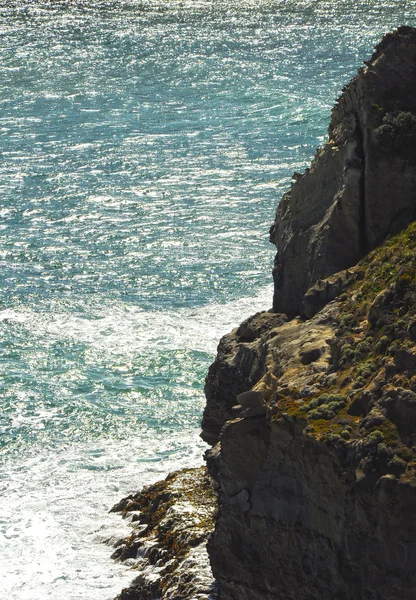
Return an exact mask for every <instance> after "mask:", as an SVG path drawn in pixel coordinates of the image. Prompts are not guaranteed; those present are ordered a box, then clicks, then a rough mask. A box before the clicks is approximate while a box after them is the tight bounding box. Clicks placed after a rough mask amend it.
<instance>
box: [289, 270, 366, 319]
mask: <svg viewBox="0 0 416 600" xmlns="http://www.w3.org/2000/svg"><path fill="white" fill-rule="evenodd" d="M356 271H357V269H354V268H351V269H347V270H345V271H340V272H339V273H335V274H334V275H331V276H330V277H327V278H326V279H320V280H318V281H317V282H316V283H315V284H314V285H313V286H312V287H310V288H309V289H308V291H307V292H306V294H305V295H304V296H303V301H302V304H301V308H300V311H301V314H302V315H303V316H304V317H306V318H307V319H310V318H312V317H313V316H314V315H316V314H317V313H318V312H319V311H320V310H321V309H322V308H323V307H324V306H326V305H327V304H328V303H329V302H332V300H335V298H336V297H337V296H339V295H340V294H342V293H343V292H345V290H346V289H347V288H348V286H349V285H351V283H353V282H354V281H355V272H356Z"/></svg>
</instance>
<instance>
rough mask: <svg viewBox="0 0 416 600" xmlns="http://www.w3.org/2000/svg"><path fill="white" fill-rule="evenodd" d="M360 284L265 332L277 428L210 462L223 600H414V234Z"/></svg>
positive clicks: (247, 436) (226, 444)
mask: <svg viewBox="0 0 416 600" xmlns="http://www.w3.org/2000/svg"><path fill="white" fill-rule="evenodd" d="M354 274H355V275H354V277H353V278H349V280H348V281H349V283H348V286H347V287H345V288H344V292H343V294H342V295H341V296H340V297H338V298H337V299H336V300H335V301H332V302H330V303H329V304H328V305H327V306H326V307H324V308H323V309H322V310H321V311H320V312H319V313H317V314H316V315H315V317H313V318H312V319H311V320H309V321H306V322H302V321H301V320H299V319H292V320H291V321H289V322H285V323H282V324H280V325H277V326H275V324H272V323H271V328H270V329H269V331H267V330H263V331H262V334H261V336H260V338H259V339H258V340H257V346H256V354H257V355H259V356H260V355H261V356H262V357H263V362H262V364H263V368H264V373H263V375H262V377H261V378H260V379H259V381H258V382H257V384H255V385H254V386H253V389H256V388H260V389H261V383H262V382H267V394H266V393H265V394H264V399H265V405H266V411H265V414H264V415H263V416H262V415H257V416H245V417H244V418H233V419H230V420H228V421H227V423H226V424H225V425H224V426H223V429H222V433H221V435H220V442H219V443H218V444H217V445H216V446H215V447H214V448H213V449H212V450H211V451H210V452H209V453H208V455H207V464H208V466H209V469H210V472H211V473H212V475H213V476H214V478H215V479H216V480H217V482H218V483H219V487H220V511H219V517H218V520H217V525H216V528H215V532H214V534H213V536H212V537H211V539H210V542H209V553H210V558H211V563H212V567H213V573H214V576H215V578H216V580H217V585H218V589H219V593H220V598H221V600H237V599H238V600H276V599H279V600H311V599H316V600H398V599H399V598H400V600H412V599H413V598H415V597H416V574H415V571H414V565H415V564H416V543H415V542H416V520H415V519H414V507H415V506H416V334H415V331H416V223H414V224H413V225H411V226H410V227H408V228H407V229H406V230H405V231H404V232H403V233H401V234H400V235H398V236H396V237H394V238H392V239H391V240H389V241H388V242H386V243H385V244H384V245H382V246H381V247H380V248H378V249H377V250H375V251H374V252H373V253H371V254H370V255H369V256H368V257H367V258H366V259H364V260H363V261H362V262H361V263H360V264H359V265H357V267H356V268H355V269H354ZM242 343H244V342H242ZM251 343H253V342H251ZM232 352H233V360H234V361H236V357H238V355H239V354H238V350H236V349H235V347H233V349H232ZM228 360H229V361H230V360H231V357H228ZM235 372H237V370H236V371H235ZM265 388H266V386H263V389H265ZM220 391H221V390H218V395H220Z"/></svg>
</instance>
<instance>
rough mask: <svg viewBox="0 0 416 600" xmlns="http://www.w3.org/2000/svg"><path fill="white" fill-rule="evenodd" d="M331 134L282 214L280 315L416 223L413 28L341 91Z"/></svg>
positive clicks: (277, 226)
mask: <svg viewBox="0 0 416 600" xmlns="http://www.w3.org/2000/svg"><path fill="white" fill-rule="evenodd" d="M328 134H329V140H328V142H327V143H326V144H325V145H324V146H323V147H322V148H320V149H319V150H318V151H317V154H316V156H315V159H314V160H313V162H312V164H311V167H310V169H307V170H306V172H305V173H304V174H303V175H300V174H297V173H295V174H294V176H293V177H294V181H293V183H292V187H291V189H290V190H289V191H288V192H287V193H286V194H285V195H284V196H283V198H282V200H281V202H280V203H279V205H278V207H277V211H276V219H275V222H274V224H273V226H272V228H271V241H272V242H273V243H275V244H276V246H277V249H278V251H277V254H276V259H275V268H274V272H273V275H274V282H275V292H274V300H273V310H274V312H283V313H288V314H290V315H292V316H294V315H296V314H299V312H301V313H302V312H303V311H304V310H305V307H304V305H303V295H304V294H305V292H306V291H307V290H308V289H309V288H310V287H311V286H312V285H313V284H315V283H316V282H317V281H318V280H319V279H321V278H325V277H328V276H329V275H331V274H332V273H336V272H338V271H341V270H342V269H346V268H348V267H351V266H352V265H354V264H355V263H356V262H358V260H359V259H360V258H362V257H363V256H364V255H365V254H366V253H367V252H368V251H370V250H372V249H373V248H375V247H376V246H377V245H378V244H380V243H381V242H382V241H383V240H384V239H385V238H386V237H387V235H389V234H392V233H395V232H398V231H400V230H401V229H402V228H403V226H404V225H405V224H406V223H409V222H410V221H411V220H414V219H415V218H416V208H415V166H416V33H415V30H414V29H413V28H411V27H401V28H399V29H398V30H397V31H395V32H393V33H390V34H387V35H386V36H385V37H384V38H383V40H382V41H381V43H380V44H379V45H378V46H377V47H376V49H375V52H374V54H373V56H372V58H371V60H370V61H368V62H367V63H366V66H365V67H364V68H363V69H361V70H360V71H359V73H358V75H357V76H356V77H355V78H354V79H353V80H352V81H351V83H350V84H349V85H347V86H346V87H345V88H344V90H343V93H342V95H341V97H340V98H339V99H338V101H337V103H336V105H335V107H334V108H333V110H332V115H331V122H330V125H329V130H328ZM307 316H309V315H308V314H307Z"/></svg>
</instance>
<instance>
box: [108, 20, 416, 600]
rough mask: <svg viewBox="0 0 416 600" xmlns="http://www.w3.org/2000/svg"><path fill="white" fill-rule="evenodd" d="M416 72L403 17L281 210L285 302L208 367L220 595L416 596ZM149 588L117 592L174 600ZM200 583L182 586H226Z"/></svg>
mask: <svg viewBox="0 0 416 600" xmlns="http://www.w3.org/2000/svg"><path fill="white" fill-rule="evenodd" d="M415 81H416V30H415V29H412V28H410V27H401V28H399V29H398V30H396V31H395V32H393V33H391V34H387V35H386V36H385V37H384V38H383V40H382V41H381V43H380V44H379V45H378V46H377V47H376V50H375V53H374V55H373V57H372V59H371V60H370V61H368V62H367V63H366V66H365V67H364V68H363V69H361V70H360V71H359V73H358V75H357V76H356V77H355V78H354V79H353V81H352V82H351V83H350V84H349V85H348V86H346V88H344V91H343V95H342V96H341V98H340V99H339V100H338V102H337V104H336V106H335V108H334V109H333V111H332V120H331V125H330V128H329V136H330V139H329V141H328V143H327V144H326V145H325V146H324V147H323V148H321V149H318V151H317V155H316V157H315V159H314V161H313V163H312V165H311V168H310V169H307V171H306V172H305V174H303V175H299V174H294V181H293V183H292V187H291V190H290V191H289V192H288V193H287V194H285V196H284V197H283V199H282V201H281V203H280V204H279V206H278V209H277V214H276V221H275V223H274V225H273V227H272V231H271V235H272V240H273V241H274V242H275V243H276V245H277V247H278V254H277V257H276V261H275V269H274V277H275V297H274V306H273V312H271V311H267V312H264V313H258V314H256V315H254V316H253V317H250V318H249V319H247V320H246V321H245V322H244V323H243V324H242V325H240V326H239V327H238V328H236V329H234V330H233V331H232V332H231V333H230V334H228V335H226V336H224V338H222V340H221V342H220V345H219V348H218V354H217V358H216V361H215V363H214V364H213V365H212V366H211V368H210V371H209V374H208V376H207V381H206V396H207V406H206V409H205V413H204V419H203V436H204V439H206V440H207V441H209V443H211V444H212V445H213V448H212V449H211V450H210V451H208V453H207V465H208V469H209V472H210V474H211V476H212V478H213V480H214V481H215V482H216V486H217V488H218V490H219V513H218V515H217V518H216V520H215V530H214V533H213V534H212V535H210V531H211V527H212V526H213V523H212V522H211V523H210V525H209V527H207V529H206V531H205V534H204V537H203V539H201V544H202V545H203V546H205V544H206V543H207V540H208V539H209V541H208V553H209V557H210V562H211V566H212V569H213V575H214V577H215V580H216V585H217V587H218V591H219V597H220V598H222V599H223V600H237V599H238V600H245V599H247V600H272V599H275V598H279V600H293V599H296V600H303V599H305V600H311V598H316V599H319V600H326V599H328V600H329V599H333V598H336V599H339V600H358V599H360V600H361V599H365V600H367V599H368V600H379V599H380V598H383V600H397V598H398V597H400V598H401V600H411V598H412V597H413V594H414V592H415V590H416V582H415V580H414V574H413V570H412V568H411V567H412V564H415V558H416V557H415V556H414V550H413V548H414V540H415V539H416V532H415V530H414V527H413V525H412V507H413V506H414V502H415V500H416V456H415V441H416V440H415V435H416V410H415V408H414V407H415V406H416V334H415V327H416V325H415V324H416V276H415V273H416V227H415V226H414V225H410V226H409V224H410V223H411V222H412V221H413V220H414V219H415V218H416V206H415V197H416V195H415V192H416V181H415V178H414V172H415V167H416V133H415V132H416V105H415V102H416V100H415V98H416V94H415V93H414V86H415V84H414V82H415ZM400 232H401V233H400ZM386 238H387V241H384V242H383V240H385V239H386ZM380 242H383V243H382V244H381V245H380ZM369 251H371V252H370V253H369ZM358 261H360V262H358ZM284 313H285V314H284ZM246 393H249V394H251V396H250V398H251V399H252V400H253V403H252V404H245V402H246V396H244V394H246ZM254 399H255V400H254ZM239 402H241V404H239ZM169 477H170V478H171V479H172V477H173V478H175V477H179V475H173V476H169ZM204 477H205V475H204ZM167 481H169V478H168V480H167ZM205 481H207V480H205ZM190 483H191V482H190V481H189V480H188V482H187V484H186V485H187V486H189V487H188V488H187V489H188V493H190V490H191V488H192V486H191V485H190ZM157 485H160V486H162V489H163V485H164V484H163V483H162V484H157ZM207 485H208V484H207ZM185 487H186V486H185ZM209 487H210V485H209ZM210 489H211V487H210ZM144 493H146V492H144ZM196 496H197V499H198V501H197V503H196V504H195V506H196V507H197V506H199V504H198V502H199V503H200V502H201V496H199V495H198V494H196ZM157 498H158V500H157V502H158V503H159V501H160V499H161V497H160V496H157ZM132 500H133V499H130V501H132ZM169 501H170V498H169V499H168V502H169ZM126 507H127V505H123V504H122V505H121V510H123V511H124V510H126ZM168 509H169V507H168ZM168 509H167V510H168ZM139 510H140V507H139ZM141 510H143V509H141ZM165 514H166V513H165V512H163V516H165ZM138 519H139V522H140V516H139V517H138ZM161 523H163V517H162V520H161V521H160V523H159V524H158V523H155V527H156V529H157V527H158V526H159V525H160V524H161ZM191 529H192V527H191V526H189V532H190V531H191ZM133 538H134V534H133ZM133 538H132V539H133ZM129 543H130V542H128V543H124V546H121V548H124V550H125V551H126V552H127V555H126V556H128V558H132V557H131V556H129V552H128V548H129ZM134 548H135V551H137V549H138V548H136V547H134ZM181 552H182V550H181V549H178V554H177V555H176V558H175V559H174V560H177V559H178V557H180V553H181ZM122 553H123V550H122V551H121V554H120V555H119V556H116V557H117V558H122ZM136 554H137V552H136ZM146 556H150V554H147V555H146ZM153 564H155V565H156V566H157V567H158V564H157V560H156V562H155V563H153ZM159 566H160V565H159ZM204 568H205V567H204ZM177 577H178V578H180V577H181V573H180V572H178V573H177ZM129 589H130V588H129ZM146 590H147V588H145V587H144V585H143V580H140V579H139V581H138V583H137V585H136V587H135V589H134V590H130V591H127V592H123V593H125V594H127V595H124V596H123V593H122V595H121V596H120V597H119V598H120V599H123V600H127V599H128V600H136V599H139V598H146V599H147V598H149V599H150V598H156V597H159V596H160V594H162V596H161V597H162V598H166V599H168V598H171V597H172V598H173V597H174V596H173V595H171V591H170V590H169V589H166V591H164V590H162V591H161V589H160V587H158V588H157V589H156V588H155V589H153V590H150V589H149V590H147V591H146ZM194 593H195V592H194V591H192V590H191V591H189V590H188V591H187V590H183V591H182V592H180V595H179V597H180V598H184V599H185V598H196V597H198V598H207V597H211V596H207V595H205V596H203V595H202V596H195V595H194V596H193V595H192V594H194ZM210 593H213V592H210ZM129 594H130V595H129ZM134 594H136V595H134ZM146 594H147V595H146ZM158 594H159V595H158ZM172 594H173V592H172ZM189 594H190V595H189ZM212 597H215V596H212Z"/></svg>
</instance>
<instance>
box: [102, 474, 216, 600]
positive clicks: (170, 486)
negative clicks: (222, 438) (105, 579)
mask: <svg viewBox="0 0 416 600" xmlns="http://www.w3.org/2000/svg"><path fill="white" fill-rule="evenodd" d="M215 510H216V494H215V492H214V489H213V482H212V479H211V478H210V477H209V475H208V474H207V471H206V468H205V467H202V468H199V469H184V470H183V471H178V472H176V473H172V474H170V475H168V477H167V478H166V479H165V480H164V481H160V482H158V483H156V484H154V485H152V486H149V487H147V488H144V489H143V490H142V491H141V492H139V493H137V494H133V495H130V496H128V497H127V498H125V499H124V500H121V501H120V502H119V503H118V504H116V505H115V506H114V507H113V509H112V512H121V513H122V514H123V516H126V517H127V516H131V514H132V512H131V511H135V513H136V515H137V519H136V520H135V521H134V522H132V533H131V535H130V536H129V537H127V538H126V539H123V540H120V541H119V542H117V543H116V546H117V549H116V551H115V552H114V553H113V556H112V558H114V559H116V560H120V561H128V564H129V566H130V568H133V569H135V570H136V571H137V573H138V575H137V577H136V578H135V579H134V581H133V582H132V584H131V585H130V586H129V587H128V588H126V589H124V590H123V591H122V592H121V593H120V594H119V595H118V596H117V599H116V600H157V599H159V598H161V597H163V598H164V599H165V600H174V599H177V598H181V600H186V599H188V600H215V598H216V597H217V596H216V592H215V582H214V580H213V577H212V573H211V569H210V565H209V560H208V554H207V550H206V544H207V539H208V537H209V535H210V533H211V531H212V529H213V526H214V521H213V517H214V513H215Z"/></svg>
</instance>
